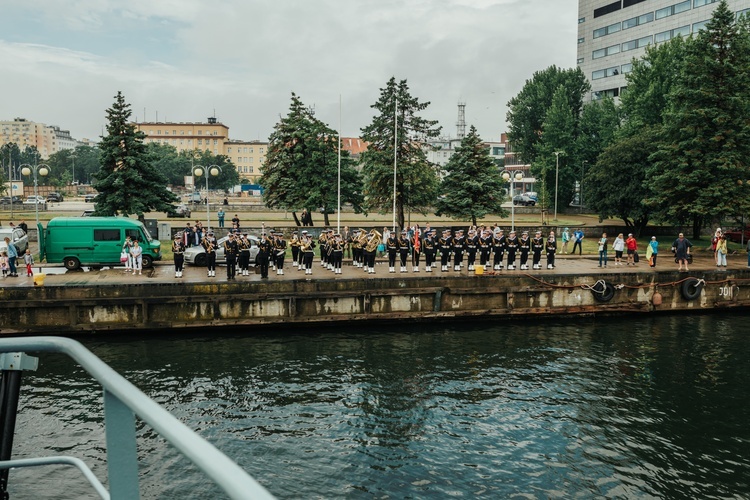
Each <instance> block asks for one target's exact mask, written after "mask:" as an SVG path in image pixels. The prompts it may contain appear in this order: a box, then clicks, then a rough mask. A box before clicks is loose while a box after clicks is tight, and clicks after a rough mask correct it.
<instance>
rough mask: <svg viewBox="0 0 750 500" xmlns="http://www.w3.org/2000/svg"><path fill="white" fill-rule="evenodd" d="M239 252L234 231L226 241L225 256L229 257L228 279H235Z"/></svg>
mask: <svg viewBox="0 0 750 500" xmlns="http://www.w3.org/2000/svg"><path fill="white" fill-rule="evenodd" d="M237 254H239V245H238V244H237V238H235V236H234V233H229V238H227V239H226V241H224V257H225V258H226V259H227V281H229V280H233V279H235V278H234V275H235V273H236V272H237Z"/></svg>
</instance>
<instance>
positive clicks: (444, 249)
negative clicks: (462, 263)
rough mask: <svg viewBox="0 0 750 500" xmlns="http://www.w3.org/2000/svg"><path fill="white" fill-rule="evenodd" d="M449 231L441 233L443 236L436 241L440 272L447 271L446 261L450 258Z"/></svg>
mask: <svg viewBox="0 0 750 500" xmlns="http://www.w3.org/2000/svg"><path fill="white" fill-rule="evenodd" d="M451 240H452V238H451V231H450V229H446V230H444V231H443V236H442V237H441V238H440V239H438V250H440V270H441V271H447V270H448V261H449V260H450V257H451V248H452V246H451Z"/></svg>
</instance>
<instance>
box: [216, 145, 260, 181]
mask: <svg viewBox="0 0 750 500" xmlns="http://www.w3.org/2000/svg"><path fill="white" fill-rule="evenodd" d="M267 152H268V142H264V141H232V140H229V141H227V142H225V143H224V153H222V154H224V155H225V156H227V157H229V159H231V160H232V163H234V164H235V165H236V166H237V173H238V174H239V175H240V179H246V180H248V181H250V184H257V183H258V179H259V178H260V175H261V173H262V171H261V168H262V166H263V162H265V161H266V153H267Z"/></svg>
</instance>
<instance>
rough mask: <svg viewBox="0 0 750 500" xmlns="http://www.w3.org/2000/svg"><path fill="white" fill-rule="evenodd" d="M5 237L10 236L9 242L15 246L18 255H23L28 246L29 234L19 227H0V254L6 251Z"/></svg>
mask: <svg viewBox="0 0 750 500" xmlns="http://www.w3.org/2000/svg"><path fill="white" fill-rule="evenodd" d="M5 238H10V241H11V243H13V244H14V245H15V246H16V249H17V250H18V255H23V254H24V253H25V252H26V249H27V248H28V247H29V235H28V234H26V233H24V232H23V229H21V228H19V227H0V254H2V253H3V252H7V251H8V245H6V244H5Z"/></svg>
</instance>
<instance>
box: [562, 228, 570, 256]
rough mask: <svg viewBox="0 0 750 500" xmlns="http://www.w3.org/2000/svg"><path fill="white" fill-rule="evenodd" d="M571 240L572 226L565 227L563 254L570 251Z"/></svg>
mask: <svg viewBox="0 0 750 500" xmlns="http://www.w3.org/2000/svg"><path fill="white" fill-rule="evenodd" d="M569 241H570V228H567V227H566V228H565V229H563V232H562V242H563V247H562V252H563V255H565V254H566V253H568V242H569Z"/></svg>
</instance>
